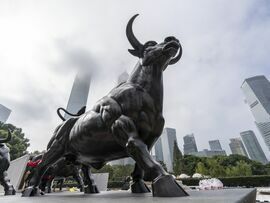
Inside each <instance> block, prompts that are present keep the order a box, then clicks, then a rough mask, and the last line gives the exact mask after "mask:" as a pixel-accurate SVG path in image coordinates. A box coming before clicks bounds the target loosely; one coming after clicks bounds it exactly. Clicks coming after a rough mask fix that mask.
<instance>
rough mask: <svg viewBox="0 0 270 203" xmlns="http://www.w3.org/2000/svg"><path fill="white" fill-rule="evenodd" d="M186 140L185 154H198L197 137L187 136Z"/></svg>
mask: <svg viewBox="0 0 270 203" xmlns="http://www.w3.org/2000/svg"><path fill="white" fill-rule="evenodd" d="M183 139H184V154H193V153H196V152H198V149H197V145H196V141H195V137H194V135H193V134H190V135H186V136H184V137H183Z"/></svg>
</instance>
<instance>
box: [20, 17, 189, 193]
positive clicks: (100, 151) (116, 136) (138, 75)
mask: <svg viewBox="0 0 270 203" xmlns="http://www.w3.org/2000/svg"><path fill="white" fill-rule="evenodd" d="M137 16H138V15H135V16H133V17H132V18H131V19H130V20H129V22H128V24H127V27H126V35H127V38H128V40H129V42H130V44H131V45H132V47H133V49H130V50H128V51H129V52H130V53H131V54H132V55H134V56H136V57H138V58H139V62H138V63H137V65H136V66H135V68H134V70H133V72H132V74H131V75H130V77H129V78H128V80H127V81H126V82H123V83H121V84H119V85H118V86H116V87H115V88H113V89H112V90H111V91H110V92H109V93H108V94H107V95H106V96H104V97H103V98H102V99H100V100H99V101H98V102H97V103H96V104H95V105H94V107H93V108H92V109H91V110H90V111H87V112H85V113H83V114H81V115H80V114H79V115H78V116H76V115H75V116H74V117H73V118H70V119H68V120H66V121H64V122H63V123H62V124H61V125H60V126H58V127H57V129H56V130H55V133H54V136H53V139H52V140H51V141H50V148H49V149H48V151H47V152H46V153H45V154H44V156H43V161H42V163H41V164H39V166H38V168H37V170H36V173H35V175H34V176H33V178H32V179H31V181H30V182H31V186H30V187H28V188H27V189H26V190H25V191H24V192H23V194H22V195H23V196H35V195H38V194H39V191H38V185H39V183H40V180H41V177H42V175H43V174H44V173H45V171H46V169H47V168H48V167H49V166H51V165H52V164H54V163H55V162H56V161H57V160H59V159H60V158H61V157H63V156H64V157H66V158H67V159H68V160H72V161H75V162H79V163H81V164H83V166H85V170H84V176H85V179H86V182H85V185H86V188H85V193H97V192H98V189H97V187H96V185H95V183H94V181H93V178H92V176H91V172H90V170H86V169H87V168H88V167H89V168H90V167H94V168H96V169H99V168H101V167H102V166H103V165H104V164H106V163H107V162H109V161H112V160H116V159H120V158H124V157H132V158H133V159H134V160H135V162H136V164H135V168H134V171H133V173H132V175H131V176H132V180H133V183H132V185H131V191H132V193H146V192H150V189H149V188H148V187H147V186H146V184H144V180H146V179H147V180H148V181H152V193H153V196H163V197H179V196H186V195H188V194H187V193H186V192H185V191H184V190H183V189H182V188H181V187H180V185H178V184H177V182H176V181H175V180H174V178H173V177H172V176H171V175H169V174H167V173H166V171H165V170H164V169H163V168H162V166H161V165H160V164H159V163H158V162H156V161H155V160H154V159H153V157H152V156H151V155H150V153H149V151H150V150H151V148H152V147H153V145H154V144H155V142H156V141H157V139H158V138H159V137H160V135H161V133H162V130H163V126H164V118H163V115H162V108H163V81H162V75H163V71H164V70H165V69H166V68H167V66H168V65H172V64H175V63H176V62H178V61H179V59H180V58H181V55H182V47H181V45H180V43H179V40H178V39H176V38H175V37H173V36H169V37H166V38H165V39H164V41H163V42H161V43H157V42H155V41H148V42H146V43H144V44H141V43H140V42H139V41H138V40H137V38H136V37H135V35H134V34H133V30H132V24H133V21H134V19H135V18H136V17H137Z"/></svg>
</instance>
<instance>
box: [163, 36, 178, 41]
mask: <svg viewBox="0 0 270 203" xmlns="http://www.w3.org/2000/svg"><path fill="white" fill-rule="evenodd" d="M170 41H177V42H179V40H178V39H176V38H175V37H174V36H169V37H166V38H165V39H164V42H170Z"/></svg>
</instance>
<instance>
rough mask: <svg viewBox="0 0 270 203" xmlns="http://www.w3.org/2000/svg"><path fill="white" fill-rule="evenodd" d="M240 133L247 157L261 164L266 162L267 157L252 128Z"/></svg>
mask: <svg viewBox="0 0 270 203" xmlns="http://www.w3.org/2000/svg"><path fill="white" fill-rule="evenodd" d="M240 135H241V138H242V140H243V142H244V145H245V147H246V149H247V151H248V154H249V157H250V158H251V159H252V160H255V161H259V162H261V163H263V164H266V163H267V162H268V161H267V158H266V156H265V154H264V152H263V150H262V147H261V145H260V144H259V142H258V140H257V137H256V136H255V134H254V132H253V131H252V130H248V131H244V132H241V133H240Z"/></svg>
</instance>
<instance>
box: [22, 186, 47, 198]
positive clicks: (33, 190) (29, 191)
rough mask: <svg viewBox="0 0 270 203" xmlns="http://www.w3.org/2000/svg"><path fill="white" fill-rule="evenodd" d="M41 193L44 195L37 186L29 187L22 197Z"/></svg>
mask: <svg viewBox="0 0 270 203" xmlns="http://www.w3.org/2000/svg"><path fill="white" fill-rule="evenodd" d="M40 195H44V192H42V191H41V190H40V189H38V188H35V187H28V188H26V189H25V190H24V191H23V192H22V197H32V196H40Z"/></svg>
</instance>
